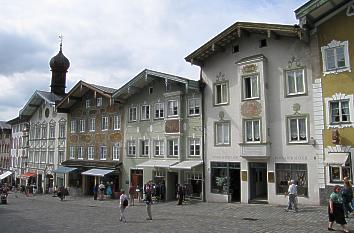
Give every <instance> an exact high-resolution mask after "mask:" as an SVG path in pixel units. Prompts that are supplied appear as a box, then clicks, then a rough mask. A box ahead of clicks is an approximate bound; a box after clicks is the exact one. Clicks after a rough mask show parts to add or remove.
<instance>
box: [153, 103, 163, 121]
mask: <svg viewBox="0 0 354 233" xmlns="http://www.w3.org/2000/svg"><path fill="white" fill-rule="evenodd" d="M164 111H165V103H163V102H159V103H155V119H163V118H164V117H165V115H164Z"/></svg>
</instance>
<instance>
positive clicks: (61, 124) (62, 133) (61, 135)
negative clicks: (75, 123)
mask: <svg viewBox="0 0 354 233" xmlns="http://www.w3.org/2000/svg"><path fill="white" fill-rule="evenodd" d="M65 131H66V129H65V122H59V138H65Z"/></svg>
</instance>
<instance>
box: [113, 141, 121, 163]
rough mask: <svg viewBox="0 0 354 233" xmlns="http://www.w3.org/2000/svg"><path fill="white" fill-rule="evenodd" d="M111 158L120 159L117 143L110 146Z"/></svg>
mask: <svg viewBox="0 0 354 233" xmlns="http://www.w3.org/2000/svg"><path fill="white" fill-rule="evenodd" d="M112 158H113V160H119V159H120V145H119V143H116V144H114V145H113V146H112Z"/></svg>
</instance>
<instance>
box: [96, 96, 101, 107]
mask: <svg viewBox="0 0 354 233" xmlns="http://www.w3.org/2000/svg"><path fill="white" fill-rule="evenodd" d="M96 104H97V107H101V106H102V104H103V99H102V97H98V98H97V100H96Z"/></svg>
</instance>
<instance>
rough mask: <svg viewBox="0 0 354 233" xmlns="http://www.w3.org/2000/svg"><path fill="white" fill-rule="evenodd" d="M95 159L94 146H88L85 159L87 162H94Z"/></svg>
mask: <svg viewBox="0 0 354 233" xmlns="http://www.w3.org/2000/svg"><path fill="white" fill-rule="evenodd" d="M94 158H95V147H94V146H88V147H87V159H88V160H94Z"/></svg>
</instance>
